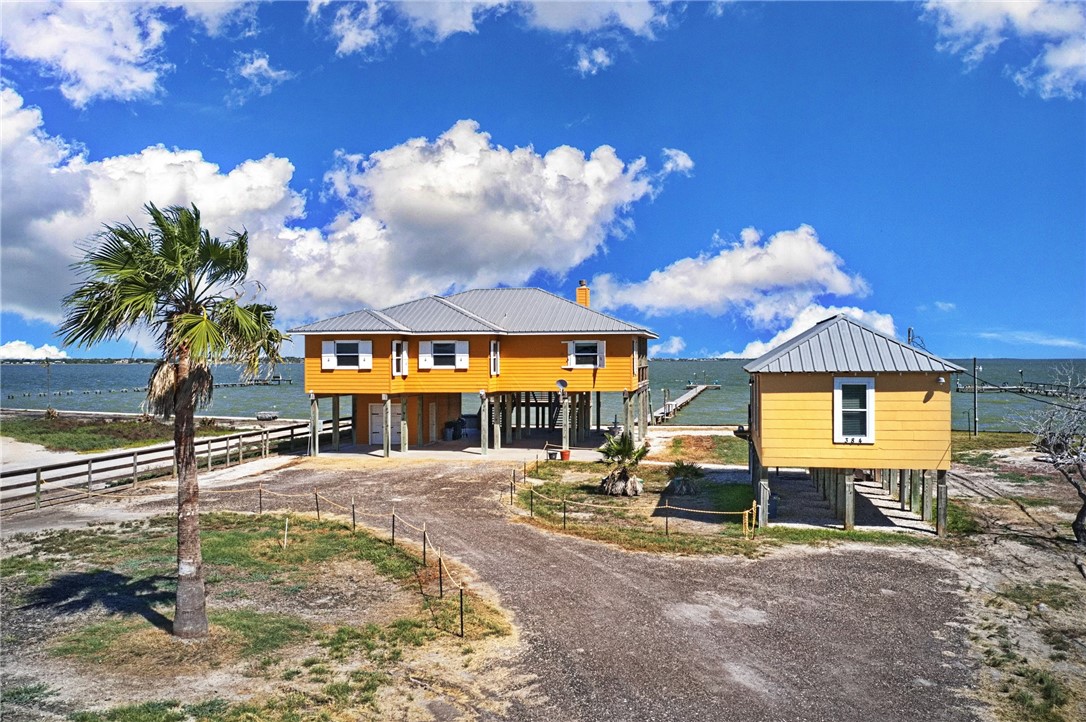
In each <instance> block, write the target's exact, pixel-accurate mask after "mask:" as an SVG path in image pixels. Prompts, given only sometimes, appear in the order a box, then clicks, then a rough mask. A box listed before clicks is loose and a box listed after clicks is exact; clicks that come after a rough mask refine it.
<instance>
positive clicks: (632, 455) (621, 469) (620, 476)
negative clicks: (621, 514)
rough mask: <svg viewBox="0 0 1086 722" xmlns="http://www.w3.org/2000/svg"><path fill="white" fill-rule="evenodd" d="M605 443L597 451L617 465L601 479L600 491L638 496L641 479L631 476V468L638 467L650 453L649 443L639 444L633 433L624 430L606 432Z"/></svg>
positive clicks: (617, 494)
mask: <svg viewBox="0 0 1086 722" xmlns="http://www.w3.org/2000/svg"><path fill="white" fill-rule="evenodd" d="M604 439H605V441H604V444H603V446H601V447H600V448H598V449H596V451H598V452H600V453H601V454H603V458H604V460H605V461H607V462H608V463H609V464H614V465H615V467H614V468H613V469H611V472H610V473H609V474H607V476H605V477H603V480H602V481H600V492H601V493H604V494H611V495H612V496H638V495H640V494H641V485H640V480H638V479H637V478H636V477H631V476H630V470H631V469H635V468H637V465H638V464H640V463H641V460H642V459H644V458H645V456H646V455H647V454H648V453H649V445H648V444H642V445H641V446H638V445H637V444H635V443H634V440H633V434H631V433H630V432H629V431H624V432H622V433H621V434H618V435H611V434H604Z"/></svg>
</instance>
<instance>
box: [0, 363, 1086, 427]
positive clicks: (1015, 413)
mask: <svg viewBox="0 0 1086 722" xmlns="http://www.w3.org/2000/svg"><path fill="white" fill-rule="evenodd" d="M953 361H954V362H955V363H957V364H958V365H959V366H962V367H963V368H965V369H966V372H967V373H964V374H957V375H953V376H951V377H950V378H949V379H948V383H950V384H951V388H955V384H957V383H960V384H961V385H962V386H966V385H970V384H972V383H973V379H972V369H973V360H972V359H953ZM745 363H747V361H744V360H738V359H689V360H664V359H656V360H653V361H650V362H649V384H650V388H651V392H652V407H653V408H654V409H656V408H659V407H661V406H663V403H664V396H665V389H666V393H667V394H668V395H669V396H670V398H671V399H672V400H674V399H676V398H678V397H679V396H680V395H682V394H683V393H685V391H686V386H687V385H688V384H719V385H720V387H721V388H720V389H719V390H709V391H706V392H704V393H703V394H701V396H699V397H698V398H697V399H695V400H694V401H693V402H692V403H691V404H690V405H689V406H687V407H686V408H685V409H683V410H682V411H681V412H679V413H678V414H677V415H676V416H675V418H674V419H673V420H672V421H671V422H670V423H672V424H680V425H722V424H745V423H746V421H747V403H748V398H749V392H748V375H747V373H746V372H745V371H743V365H744V364H745ZM977 363H978V365H979V366H980V370H979V371H978V372H977V377H978V378H979V379H981V382H982V384H988V385H995V386H1002V385H1008V386H1017V385H1019V384H1020V382H1021V381H1023V380H1024V381H1036V382H1044V383H1055V382H1058V381H1059V380H1060V374H1061V371H1062V370H1063V369H1074V370H1076V371H1077V373H1078V375H1082V374H1083V372H1086V360H1084V359H1040V360H1037V359H1030V360H1024V359H980V360H978V362H977ZM152 368H153V366H152V365H151V364H143V363H117V364H115V363H93V364H89V363H80V364H74V363H57V362H54V363H50V364H49V365H48V367H47V366H45V365H44V364H42V363H24V364H13V363H5V364H3V365H0V407H2V408H6V409H14V408H24V409H44V408H46V407H48V406H52V407H53V408H56V409H59V410H62V411H63V410H72V411H103V412H123V413H139V412H140V411H141V404H142V402H143V399H144V392H143V391H141V390H140V389H142V388H143V387H145V386H146V385H147V379H148V377H149V376H150V374H151V370H152ZM275 372H276V373H277V374H279V375H281V376H282V377H283V382H282V384H281V385H279V386H246V387H233V388H226V387H222V386H219V387H217V388H216V389H215V394H214V399H213V402H212V405H211V407H210V408H209V409H207V410H206V411H204V412H202V413H206V414H214V415H216V416H233V417H242V418H254V417H255V415H256V413H257V412H258V411H275V412H278V414H279V416H280V417H281V418H296V419H306V418H308V416H309V400H308V396H307V395H306V393H305V386H304V376H303V373H302V364H300V363H295V364H283V365H280V366H278V367H277V368H276V369H275ZM238 379H239V372H238V369H237V368H235V367H233V366H219V367H217V368H216V369H215V382H216V383H217V384H225V383H237V381H238ZM556 380H557V379H556ZM1048 400H1049V401H1051V400H1052V399H1048ZM952 401H953V427H954V428H955V429H963V430H964V429H969V428H971V424H972V415H973V395H972V394H971V393H957V392H955V393H952ZM320 403H321V415H322V416H328V415H330V413H331V402H330V401H328V400H327V399H325V400H322V401H321V402H320ZM478 403H479V401H478V397H477V396H476V395H474V394H465V395H464V402H463V408H464V411H465V413H473V412H475V411H476V410H477V408H476V407H477V406H478ZM1042 403H1043V401H1042V400H1038V399H1037V398H1036V397H1031V396H1020V395H1017V394H1013V393H1006V392H1000V393H983V394H980V395H979V396H978V418H979V420H980V427H981V429H985V430H993V431H995V430H1001V431H1011V430H1016V429H1017V428H1018V424H1017V420H1018V419H1019V418H1021V417H1022V416H1024V415H1026V414H1028V413H1029V412H1030V411H1031V410H1033V409H1036V408H1039V407H1040V405H1041V404H1042ZM601 416H602V417H603V420H604V421H605V422H609V421H613V420H614V419H616V418H617V419H619V420H621V418H622V399H621V395H620V394H604V395H603V407H602V409H601Z"/></svg>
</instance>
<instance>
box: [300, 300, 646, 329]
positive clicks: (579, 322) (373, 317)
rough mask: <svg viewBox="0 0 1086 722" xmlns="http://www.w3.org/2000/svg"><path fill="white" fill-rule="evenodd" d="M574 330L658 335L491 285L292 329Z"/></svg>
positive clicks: (578, 307) (566, 303) (578, 308)
mask: <svg viewBox="0 0 1086 722" xmlns="http://www.w3.org/2000/svg"><path fill="white" fill-rule="evenodd" d="M327 332H337V333H339V332H351V333H353V332H369V333H403V334H434V333H489V334H510V333H515V334H532V333H538V334H543V333H575V334H593V335H605V334H616V333H623V334H629V333H632V334H638V335H643V336H648V337H650V338H656V334H654V333H653V332H652V331H649V330H648V329H647V328H644V327H642V326H635V325H633V324H630V323H626V322H625V321H621V320H619V319H617V318H614V317H613V316H608V315H607V314H605V313H600V312H599V311H595V310H592V309H591V308H586V307H585V306H582V305H580V304H578V303H576V302H575V301H571V300H568V299H565V298H562V297H561V296H556V295H554V294H553V293H548V292H547V291H544V290H542V289H539V288H490V289H479V290H472V291H463V292H462V293H456V294H453V295H451V296H447V297H442V296H428V297H426V298H420V299H417V300H414V301H408V302H407V303H401V304H397V305H395V306H390V307H388V308H385V309H381V310H380V311H375V310H372V309H365V310H362V311H355V312H353V313H348V314H344V315H342V316H336V317H335V318H330V319H326V320H324V321H316V322H314V323H310V324H307V325H304V326H299V327H297V328H293V329H291V330H290V333H298V334H306V333H327Z"/></svg>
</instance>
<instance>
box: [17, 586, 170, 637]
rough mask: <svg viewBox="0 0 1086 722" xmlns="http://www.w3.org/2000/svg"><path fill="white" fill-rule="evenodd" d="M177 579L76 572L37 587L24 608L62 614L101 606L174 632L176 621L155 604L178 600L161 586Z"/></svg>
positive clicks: (109, 610)
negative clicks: (136, 615)
mask: <svg viewBox="0 0 1086 722" xmlns="http://www.w3.org/2000/svg"><path fill="white" fill-rule="evenodd" d="M173 582H174V580H173V579H172V578H170V577H164V576H153V577H141V578H139V579H133V578H132V577H128V576H125V575H123V574H117V573H116V572H110V571H96V572H72V573H70V574H61V575H60V576H58V577H54V578H53V579H51V580H50V581H49V582H48V583H47V584H45V585H44V586H41V587H38V588H36V589H34V590H33V591H32V592H30V594H29V595H28V598H27V603H26V604H24V605H23V606H22V608H23V609H37V608H51V609H54V610H56V611H57V612H58V613H61V614H76V613H79V612H85V611H88V610H91V609H93V608H95V607H101V608H103V609H105V610H106V611H107V612H110V613H113V614H138V615H140V616H141V617H143V618H144V619H146V620H147V621H148V622H150V623H151V624H153V625H154V626H156V627H158V628H159V629H161V630H163V631H165V632H169V633H171V634H172V633H173V622H172V621H171V620H170V619H168V618H167V617H165V616H163V615H162V614H160V613H159V612H157V611H155V609H154V605H156V604H162V603H167V602H169V601H171V600H173V599H174V592H172V591H170V590H164V589H162V588H161V587H162V585H163V584H164V583H165V584H173Z"/></svg>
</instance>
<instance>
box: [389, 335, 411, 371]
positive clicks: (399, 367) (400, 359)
mask: <svg viewBox="0 0 1086 722" xmlns="http://www.w3.org/2000/svg"><path fill="white" fill-rule="evenodd" d="M407 358H408V355H407V341H393V342H392V376H393V377H396V376H403V377H405V378H406V377H407Z"/></svg>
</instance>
